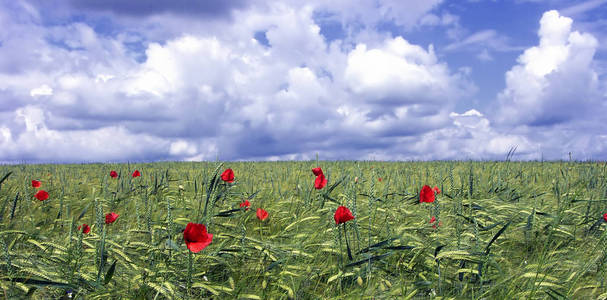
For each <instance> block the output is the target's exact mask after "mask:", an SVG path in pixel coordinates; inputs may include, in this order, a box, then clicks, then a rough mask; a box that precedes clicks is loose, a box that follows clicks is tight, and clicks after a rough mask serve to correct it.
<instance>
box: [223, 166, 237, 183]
mask: <svg viewBox="0 0 607 300" xmlns="http://www.w3.org/2000/svg"><path fill="white" fill-rule="evenodd" d="M221 180H223V181H225V182H228V183H232V182H234V171H233V170H232V169H226V170H225V171H223V173H221Z"/></svg>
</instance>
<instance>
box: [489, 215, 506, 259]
mask: <svg viewBox="0 0 607 300" xmlns="http://www.w3.org/2000/svg"><path fill="white" fill-rule="evenodd" d="M511 222H512V221H508V223H506V225H504V227H502V229H500V230H499V231H498V232H497V233H496V234H495V235H494V236H493V238H492V239H491V241H489V244H487V247H486V248H485V254H489V251H490V249H489V247H491V244H493V242H495V240H497V238H499V237H500V235H502V233H504V231H506V228H508V226H510V223H511Z"/></svg>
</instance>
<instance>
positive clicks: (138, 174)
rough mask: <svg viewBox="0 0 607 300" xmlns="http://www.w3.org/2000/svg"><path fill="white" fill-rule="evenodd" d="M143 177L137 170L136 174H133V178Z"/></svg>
mask: <svg viewBox="0 0 607 300" xmlns="http://www.w3.org/2000/svg"><path fill="white" fill-rule="evenodd" d="M139 176H141V172H139V170H135V172H133V177H139Z"/></svg>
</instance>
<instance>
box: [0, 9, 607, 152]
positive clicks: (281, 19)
mask: <svg viewBox="0 0 607 300" xmlns="http://www.w3.org/2000/svg"><path fill="white" fill-rule="evenodd" d="M405 2H406V4H407V5H408V7H409V8H411V9H410V10H406V9H404V6H403V5H404V4H402V3H396V2H390V1H376V2H371V1H368V2H357V3H356V4H352V6H348V5H347V3H346V2H340V1H337V2H330V3H329V2H326V1H322V2H314V1H311V2H306V3H298V2H297V1H293V2H287V3H284V2H264V3H257V2H251V3H248V4H246V5H240V4H239V3H237V2H234V3H227V4H225V5H224V6H222V7H221V8H217V9H221V11H222V12H225V13H227V12H228V11H229V14H230V15H231V17H232V18H234V19H238V22H231V21H229V20H228V18H226V19H222V20H215V19H214V18H201V20H198V19H196V18H186V19H176V18H174V16H172V15H175V14H180V12H179V11H173V9H172V8H169V7H168V6H166V4H164V2H162V3H160V2H159V3H156V4H154V5H152V6H153V7H152V8H150V11H148V12H140V13H141V15H140V17H141V22H140V24H139V25H137V26H135V27H132V28H131V27H129V28H131V30H130V31H129V32H120V33H113V34H108V32H105V31H100V30H99V28H97V27H95V26H94V24H91V23H89V22H86V21H85V22H73V21H69V18H68V19H66V20H67V21H65V22H59V23H53V24H52V25H48V24H46V23H45V21H44V18H45V13H44V12H42V13H41V12H40V11H41V10H40V6H39V5H29V3H34V4H36V3H37V2H23V3H25V4H23V5H18V4H11V5H9V6H6V7H8V8H9V9H8V10H0V25H2V26H4V27H3V28H6V29H7V30H4V31H2V32H0V40H1V43H2V46H1V47H0V149H1V150H0V160H1V161H4V162H7V161H8V162H18V161H23V160H26V161H30V162H42V161H53V162H79V161H114V160H119V161H125V160H131V161H132V160H159V159H171V160H206V159H215V158H216V157H219V158H220V159H228V160H232V159H243V160H266V159H269V160H279V159H312V158H314V157H315V155H316V154H317V153H319V154H320V155H321V158H323V159H461V158H475V159H486V158H503V156H504V155H505V153H506V152H507V151H508V150H509V149H510V148H511V147H513V146H517V147H518V150H517V152H519V153H520V155H521V157H524V158H529V159H533V158H536V157H537V153H538V150H537V149H539V148H541V147H544V146H543V145H544V144H545V143H548V144H549V143H551V142H552V141H553V140H552V139H554V136H552V135H546V136H543V137H541V139H540V138H539V137H537V136H536V135H534V134H533V133H532V130H529V129H528V128H527V129H525V128H524V127H521V126H520V125H521V124H523V125H525V126H528V127H529V126H535V125H533V124H534V122H536V123H537V119H538V118H539V119H540V120H543V119H542V118H544V117H545V114H543V113H536V114H534V111H537V109H536V110H534V107H535V106H538V105H539V107H540V108H541V107H542V105H548V104H543V103H544V102H547V101H548V100H547V99H551V98H553V97H556V96H558V95H560V94H566V93H570V95H572V93H573V92H571V91H568V90H566V88H565V87H564V86H559V85H558V84H557V83H558V82H562V81H563V80H572V79H573V78H574V77H572V76H574V75H575V76H577V77H575V78H576V80H577V81H575V82H578V83H579V84H577V85H574V86H573V87H574V88H575V89H576V90H577V89H581V88H582V87H583V88H588V87H592V89H589V91H587V92H588V93H591V94H592V93H594V91H598V87H593V86H592V85H588V83H589V82H590V83H592V82H593V80H594V82H595V83H594V84H596V79H592V78H593V77H592V76H591V75H592V73H591V72H589V71H588V70H586V71H584V70H585V69H584V68H586V67H588V66H591V65H592V64H591V61H592V53H591V52H592V49H593V48H592V47H593V44H592V37H589V36H588V35H587V34H580V33H576V32H570V25H567V24H566V22H565V23H563V22H562V20H561V19H559V18H556V21H555V20H548V19H547V20H546V21H545V23H546V24H547V25H545V26H544V25H543V24H544V23H542V28H543V29H541V30H540V36H541V39H540V45H539V46H537V47H535V48H538V50H528V51H526V52H525V54H523V55H521V57H520V58H519V65H518V66H515V67H514V68H513V69H512V70H511V71H510V72H513V75H510V77H512V78H513V79H511V80H510V81H508V80H507V88H506V90H505V91H504V92H503V93H502V94H500V98H499V99H500V106H499V108H500V109H498V110H496V111H497V112H496V115H495V116H493V115H491V116H486V115H484V114H483V113H482V112H481V111H478V110H468V111H467V112H465V113H456V112H453V111H454V108H455V107H456V104H457V102H458V101H461V100H462V99H465V98H466V97H470V96H472V95H474V93H475V91H476V89H477V87H476V86H475V85H474V83H473V82H472V81H471V79H470V78H469V76H470V68H467V67H461V68H459V69H458V70H457V71H454V70H452V69H451V67H450V66H449V65H448V64H447V63H446V62H445V60H444V58H443V57H441V55H437V54H436V53H435V50H434V47H433V46H432V45H418V44H415V43H413V42H411V41H410V40H408V39H407V38H406V37H404V36H399V35H396V36H392V35H391V34H390V33H386V32H381V31H378V30H376V27H377V26H378V24H379V23H380V22H382V21H383V20H389V21H390V22H393V23H394V24H396V26H401V27H402V28H409V29H410V28H412V26H413V27H414V26H417V25H416V24H426V25H432V24H435V23H436V22H439V24H443V25H445V26H449V25H452V24H455V23H457V18H456V17H454V16H451V15H448V14H445V13H443V14H442V16H441V17H440V18H439V19H438V20H436V19H433V18H432V17H431V16H430V14H429V12H430V11H431V10H432V9H433V8H434V7H436V6H437V5H439V4H440V3H441V1H427V2H424V4H419V3H417V2H416V3H413V2H409V1H405ZM348 3H350V2H348ZM82 5H84V4H82ZM88 5H90V6H87V8H86V10H85V11H89V10H91V11H92V10H99V11H105V10H107V9H109V8H107V9H106V7H104V5H105V4H101V3H100V2H91V3H90V4H88ZM125 5H126V4H125ZM127 6H128V5H126V6H117V7H115V8H112V9H115V10H116V11H115V12H116V13H118V14H122V15H129V14H131V15H132V14H134V13H133V12H129V10H130V8H129V7H127ZM346 7H347V9H345V8H346ZM200 9H203V8H200ZM204 9H207V8H204ZM208 9H210V10H212V9H215V8H208ZM371 9H379V10H378V11H379V14H378V15H377V16H375V15H374V16H371V15H372V14H370V13H369V12H368V11H369V10H371ZM67 10H68V12H69V7H68V9H67ZM119 10H124V11H119ZM323 13H325V14H328V15H329V16H330V18H335V19H337V20H340V21H339V22H341V23H342V24H344V25H343V26H344V28H345V30H346V31H347V32H348V34H346V36H344V37H343V39H328V38H327V37H325V36H324V35H323V34H322V33H321V26H320V25H319V24H318V15H319V14H323ZM68 15H69V13H68ZM358 16H364V17H362V18H360V20H361V22H362V23H360V22H358V21H357V20H358V19H357V18H358ZM424 16H426V17H424ZM559 17H560V16H559ZM422 18H423V19H425V21H420V20H422ZM437 18H438V17H437ZM561 18H562V17H561ZM127 19H128V18H127ZM542 20H544V19H542ZM559 20H561V21H559ZM117 22H119V23H120V24H121V25H123V24H132V23H129V22H132V20H130V21H129V20H126V21H125V20H123V19H119V20H118V21H117ZM156 22H161V23H162V24H166V27H165V26H163V28H160V29H159V28H158V27H157V26H154V25H153V24H154V23H156ZM420 22H421V23H420ZM543 22H544V21H543ZM43 24H44V25H43ZM184 24H186V25H188V26H187V28H186V29H183V30H181V31H180V30H178V28H184ZM190 25H191V26H190ZM568 26H569V27H568ZM544 27H545V28H544ZM294 32H295V33H296V34H294ZM260 35H263V36H264V37H265V40H264V41H263V42H260V39H259V38H258V37H259V36H260ZM489 35H492V34H489ZM481 40H482V39H481ZM544 40H545V41H544ZM133 43H135V44H137V47H139V48H140V49H138V50H137V49H135V50H134V48H133V45H132V44H133ZM470 43H475V42H474V39H472V40H471V42H470ZM595 43H596V41H595ZM137 47H136V48H137ZM563 47H565V48H567V49H568V50H566V51H564V50H562V49H561V48H563ZM533 51H539V53H540V54H541V55H540V54H534V53H533ZM528 52H529V54H527V53H528ZM546 53H547V54H546ZM563 53H565V54H563ZM535 56H538V57H541V58H542V59H543V60H542V61H540V62H539V63H538V60H536V59H535ZM547 57H548V58H547ZM564 66H567V67H564ZM517 67H519V68H520V69H521V70H520V71H516V70H518V69H517ZM560 70H565V71H562V72H561V71H560ZM514 72H520V73H516V74H514ZM559 72H561V73H559ZM571 73H573V74H574V75H570V74H571ZM521 74H522V75H524V76H527V77H528V78H530V79H529V82H531V83H532V85H531V88H529V87H527V86H523V85H522V84H518V85H517V81H516V80H515V79H518V78H519V75H521ZM581 75H586V77H585V78H586V81H584V80H582V79H580V78H581V77H580V76H581ZM559 76H560V77H559ZM533 83H535V85H533ZM546 84H548V86H553V87H554V88H553V90H554V91H552V92H551V93H552V94H550V93H548V92H546V91H545V90H544V89H542V88H536V89H535V90H533V88H535V86H539V87H543V86H546ZM557 88H561V90H558V89H557ZM519 94H520V95H527V98H523V100H520V99H519V98H517V97H518V96H517V97H515V96H516V95H519ZM512 95H515V96H512ZM589 95H590V94H589ZM592 95H594V94H592ZM538 99H539V100H538ZM558 99H562V101H565V102H566V101H567V100H566V99H565V98H558ZM558 99H557V100H558ZM591 99H595V98H591ZM595 100H596V99H595ZM595 100H592V101H595ZM517 101H518V102H517ZM592 101H591V102H592ZM512 102H514V103H516V104H517V105H518V103H519V102H521V103H523V104H524V105H527V106H524V105H523V106H522V107H523V108H525V111H522V112H509V111H508V109H507V107H508V104H509V103H512ZM538 103H539V104H538ZM593 103H594V104H596V103H595V102H593ZM588 107H590V104H589V105H588ZM525 114H528V116H525ZM519 115H521V116H523V117H520V119H516V120H514V121H512V120H513V118H514V117H517V118H518V117H519ZM504 120H507V121H508V122H507V121H504ZM509 122H514V123H509ZM559 124H560V123H559ZM565 125H567V126H570V123H566V124H565ZM565 125H563V126H565ZM508 126H514V127H516V130H510V131H509V129H508V128H509V127H508ZM576 126H578V125H576ZM579 126H581V125H579ZM579 126H578V127H573V129H571V131H570V132H571V133H572V134H573V133H575V132H576V130H578V128H579ZM597 140H601V138H597ZM603 140H604V138H603ZM580 141H581V140H580ZM581 142H583V141H581ZM601 145H603V144H601ZM602 147H603V148H607V146H602Z"/></svg>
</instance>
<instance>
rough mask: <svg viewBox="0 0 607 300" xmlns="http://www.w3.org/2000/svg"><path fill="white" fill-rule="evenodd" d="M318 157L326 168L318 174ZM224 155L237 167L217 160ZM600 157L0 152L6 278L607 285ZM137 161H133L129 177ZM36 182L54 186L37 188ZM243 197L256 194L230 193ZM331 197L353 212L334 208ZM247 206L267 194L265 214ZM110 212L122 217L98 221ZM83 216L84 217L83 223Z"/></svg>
mask: <svg viewBox="0 0 607 300" xmlns="http://www.w3.org/2000/svg"><path fill="white" fill-rule="evenodd" d="M315 167H321V168H322V170H323V172H324V175H325V176H326V178H327V179H328V183H327V185H326V186H324V187H323V188H322V189H316V188H315V178H316V177H315V175H314V174H313V173H312V168H315ZM227 168H231V169H233V171H234V175H235V180H234V181H233V182H231V183H229V182H226V181H224V180H222V179H221V176H220V175H221V174H222V172H224V170H226V169H227ZM606 168H607V166H606V164H605V163H604V162H600V163H599V162H508V161H505V162H470V161H462V162H374V161H361V162H352V161H336V162H328V161H307V162H223V163H222V162H203V163H175V162H163V163H150V164H130V165H129V164H81V165H4V166H0V178H3V177H4V180H3V182H2V183H1V184H0V286H1V290H0V296H1V297H2V298H5V299H19V298H34V299H53V298H60V297H63V299H68V298H70V297H71V298H72V299H110V298H111V299H120V298H122V299H165V298H166V299H205V298H214V299H361V298H362V299H395V298H396V299H524V298H525V299H600V298H602V299H605V298H607V286H606V282H605V279H606V277H607V273H606V271H607V268H606V266H607V265H606V264H607V241H606V237H607V230H606V226H607V222H605V221H604V219H603V214H604V213H607V170H606ZM112 170H115V171H116V172H117V173H118V175H119V176H118V177H117V178H113V177H111V176H110V171H112ZM135 170H139V171H140V173H141V176H139V177H132V174H133V172H134V171H135ZM5 175H6V176H5ZM32 180H38V181H40V182H41V186H40V187H38V188H35V187H33V186H32ZM424 185H428V186H430V187H435V186H436V187H437V188H438V189H439V190H440V193H437V194H436V200H435V201H434V202H424V203H420V200H419V199H420V198H419V193H420V190H421V189H422V187H423V186H424ZM38 190H45V191H47V192H48V193H49V197H48V199H46V200H44V201H40V200H38V199H37V198H35V197H34V195H35V194H36V193H37V191H38ZM247 199H248V200H249V202H250V208H248V209H247V207H240V204H241V203H243V201H244V200H247ZM341 205H343V206H345V207H347V208H348V209H349V210H350V211H351V212H352V214H353V216H354V219H353V220H350V221H347V222H345V223H342V224H339V225H336V221H335V219H334V214H335V211H336V209H337V208H338V207H339V206H341ZM258 208H263V209H264V210H265V211H267V212H268V217H267V218H266V219H264V220H263V221H262V220H259V219H258V217H257V215H256V211H257V209H258ZM110 212H114V213H116V214H118V218H117V219H116V220H115V221H114V222H113V223H109V224H105V216H106V214H108V213H110ZM432 217H434V222H432V223H430V222H431V218H432ZM190 222H193V223H201V224H204V225H205V226H206V228H207V230H208V233H210V234H213V237H212V242H211V243H210V244H209V245H208V246H207V247H206V248H204V249H202V250H201V251H200V252H197V253H193V252H191V251H190V250H188V248H187V247H186V244H185V243H184V233H183V231H184V228H186V225H187V224H188V223H190ZM85 223H86V224H88V225H90V228H91V230H90V232H88V233H86V234H85V233H83V232H82V229H78V227H79V226H81V225H82V224H85ZM81 228H82V227H81Z"/></svg>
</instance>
